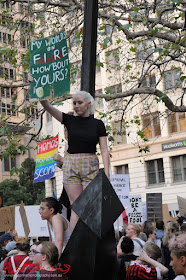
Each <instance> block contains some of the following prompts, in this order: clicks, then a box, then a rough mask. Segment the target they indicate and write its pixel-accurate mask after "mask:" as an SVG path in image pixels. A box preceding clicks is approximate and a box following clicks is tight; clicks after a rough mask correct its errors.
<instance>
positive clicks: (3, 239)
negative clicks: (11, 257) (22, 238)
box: [0, 232, 14, 248]
mask: <svg viewBox="0 0 186 280" xmlns="http://www.w3.org/2000/svg"><path fill="white" fill-rule="evenodd" d="M13 240H14V236H13V235H11V234H10V233H9V232H5V233H3V234H2V235H1V236H0V244H1V248H5V247H6V245H7V244H8V243H9V242H10V241H13Z"/></svg>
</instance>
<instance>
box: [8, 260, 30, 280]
mask: <svg viewBox="0 0 186 280" xmlns="http://www.w3.org/2000/svg"><path fill="white" fill-rule="evenodd" d="M28 259H29V257H26V258H25V259H24V260H23V261H22V263H21V264H20V265H19V267H18V269H17V270H16V267H15V262H14V256H12V257H11V263H12V268H13V271H14V276H13V280H16V279H17V275H18V273H19V271H20V270H21V268H22V266H23V265H24V263H25V262H26V261H27V260H28Z"/></svg>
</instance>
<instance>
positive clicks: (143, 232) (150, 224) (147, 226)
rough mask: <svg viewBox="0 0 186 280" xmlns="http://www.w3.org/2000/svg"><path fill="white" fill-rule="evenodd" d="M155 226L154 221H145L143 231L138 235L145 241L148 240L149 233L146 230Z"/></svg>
mask: <svg viewBox="0 0 186 280" xmlns="http://www.w3.org/2000/svg"><path fill="white" fill-rule="evenodd" d="M152 227H153V225H152V223H151V222H149V221H145V222H144V223H143V225H142V227H141V232H140V233H139V235H138V237H139V238H141V239H142V240H143V241H145V242H146V241H147V234H146V231H149V228H150V229H151V228H152Z"/></svg>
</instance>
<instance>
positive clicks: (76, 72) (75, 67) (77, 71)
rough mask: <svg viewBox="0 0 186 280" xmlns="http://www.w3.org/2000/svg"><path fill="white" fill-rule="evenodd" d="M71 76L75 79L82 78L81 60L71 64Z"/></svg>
mask: <svg viewBox="0 0 186 280" xmlns="http://www.w3.org/2000/svg"><path fill="white" fill-rule="evenodd" d="M70 72H71V76H72V79H73V80H76V79H80V78H81V61H77V62H75V63H73V64H72V65H71V69H70Z"/></svg>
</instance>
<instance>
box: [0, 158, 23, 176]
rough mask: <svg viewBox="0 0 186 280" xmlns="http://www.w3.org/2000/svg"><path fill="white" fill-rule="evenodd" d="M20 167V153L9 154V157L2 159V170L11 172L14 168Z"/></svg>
mask: <svg viewBox="0 0 186 280" xmlns="http://www.w3.org/2000/svg"><path fill="white" fill-rule="evenodd" d="M14 167H16V168H19V167H20V166H19V155H16V156H15V157H11V156H9V157H8V158H4V159H3V160H2V171H3V172H9V171H10V170H11V169H12V168H14Z"/></svg>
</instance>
